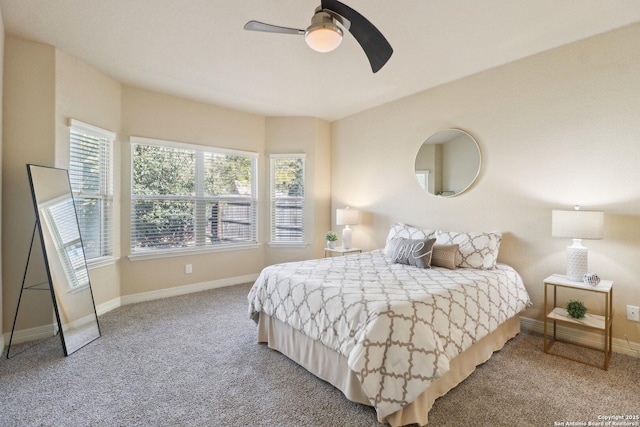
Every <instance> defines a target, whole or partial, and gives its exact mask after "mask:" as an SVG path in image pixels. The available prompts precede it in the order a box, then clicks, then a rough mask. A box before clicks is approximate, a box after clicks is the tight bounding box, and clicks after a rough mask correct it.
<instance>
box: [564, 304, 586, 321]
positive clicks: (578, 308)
mask: <svg viewBox="0 0 640 427" xmlns="http://www.w3.org/2000/svg"><path fill="white" fill-rule="evenodd" d="M567 313H568V314H569V317H571V318H573V319H582V318H584V315H585V314H586V313H587V307H585V306H584V304H583V303H582V301H569V303H568V304H567Z"/></svg>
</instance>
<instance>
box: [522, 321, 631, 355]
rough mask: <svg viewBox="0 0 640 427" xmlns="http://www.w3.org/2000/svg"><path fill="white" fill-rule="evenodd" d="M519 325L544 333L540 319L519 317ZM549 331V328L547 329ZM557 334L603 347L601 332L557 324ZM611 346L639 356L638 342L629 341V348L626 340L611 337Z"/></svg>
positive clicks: (596, 346) (623, 352)
mask: <svg viewBox="0 0 640 427" xmlns="http://www.w3.org/2000/svg"><path fill="white" fill-rule="evenodd" d="M520 327H521V328H522V329H525V330H528V331H533V332H537V333H540V334H542V333H544V323H543V322H542V321H540V320H536V319H530V318H528V317H520ZM547 332H549V329H547ZM557 334H558V336H559V337H561V338H562V339H564V340H567V341H570V342H574V343H577V344H582V345H586V346H589V347H595V348H601V349H603V348H604V338H603V335H602V334H598V333H596V332H589V331H584V330H581V329H577V328H568V327H566V326H562V325H558V326H557ZM611 348H612V350H613V351H614V352H615V353H621V354H626V355H628V356H633V357H640V343H634V342H632V343H631V348H629V344H627V340H624V339H620V338H613V339H612V340H611Z"/></svg>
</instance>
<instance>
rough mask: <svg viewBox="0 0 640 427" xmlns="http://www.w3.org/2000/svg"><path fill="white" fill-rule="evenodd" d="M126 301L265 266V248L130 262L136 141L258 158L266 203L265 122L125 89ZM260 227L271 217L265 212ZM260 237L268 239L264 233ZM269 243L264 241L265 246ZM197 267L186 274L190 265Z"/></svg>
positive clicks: (123, 264) (262, 197)
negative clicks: (179, 144)
mask: <svg viewBox="0 0 640 427" xmlns="http://www.w3.org/2000/svg"><path fill="white" fill-rule="evenodd" d="M122 123H123V124H122V129H123V130H122V135H123V146H122V156H121V159H122V165H123V168H122V209H121V219H122V230H123V232H122V236H121V238H122V246H121V249H122V255H123V257H122V259H121V289H122V295H123V296H126V295H132V294H137V293H142V292H151V291H157V290H162V289H166V288H171V287H175V286H181V285H188V284H198V283H205V282H211V281H215V280H222V279H228V278H233V277H238V276H245V275H251V274H257V273H259V272H260V270H261V269H262V267H263V266H264V251H265V248H264V245H262V246H260V247H259V248H257V249H248V250H239V251H225V252H212V253H205V254H189V255H184V256H173V257H169V258H158V259H147V260H136V261H131V260H129V259H128V258H127V257H126V256H127V255H128V254H129V246H130V237H129V234H128V230H129V226H130V220H129V212H130V202H129V200H130V195H131V194H130V193H131V190H130V181H131V171H130V160H129V158H130V144H129V138H130V137H131V136H138V137H146V138H155V139H162V140H168V141H175V142H184V143H190V144H199V145H208V146H215V147H222V148H231V149H236V150H244V151H252V152H256V153H258V154H259V159H258V174H259V179H260V183H261V185H260V186H259V196H258V197H259V200H261V201H265V200H267V188H265V187H266V185H264V184H263V183H266V182H267V181H266V179H267V176H268V175H267V167H268V163H266V160H265V156H264V154H263V153H264V151H265V118H264V117H263V116H259V115H255V114H249V113H243V112H238V111H234V110H229V109H226V108H222V107H217V106H213V105H209V104H203V103H199V102H195V101H189V100H186V99H182V98H176V97H172V96H169V95H161V94H158V93H154V92H149V91H145V90H142V89H135V88H131V87H124V88H123V89H122ZM259 215H260V217H259V221H260V225H261V227H264V226H265V224H266V220H267V218H268V217H265V213H264V210H261V211H260V214H259ZM260 235H261V236H263V235H264V233H263V232H262V230H260ZM263 243H264V240H263ZM186 264H191V265H192V266H193V273H192V274H185V265H186Z"/></svg>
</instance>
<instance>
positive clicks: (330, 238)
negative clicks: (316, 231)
mask: <svg viewBox="0 0 640 427" xmlns="http://www.w3.org/2000/svg"><path fill="white" fill-rule="evenodd" d="M325 239H326V240H327V248H329V249H333V248H334V246H335V243H336V240H338V235H337V234H336V233H335V231H331V230H329V231H327V234H326V235H325Z"/></svg>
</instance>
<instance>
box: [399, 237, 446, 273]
mask: <svg viewBox="0 0 640 427" xmlns="http://www.w3.org/2000/svg"><path fill="white" fill-rule="evenodd" d="M395 240H399V241H398V242H397V245H396V242H395ZM435 242H436V239H416V240H412V239H405V238H403V237H401V238H399V239H392V240H391V242H390V244H391V245H393V246H395V249H394V251H393V262H395V263H396V264H406V265H413V266H414V267H420V268H431V255H432V253H433V245H434V243H435Z"/></svg>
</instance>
